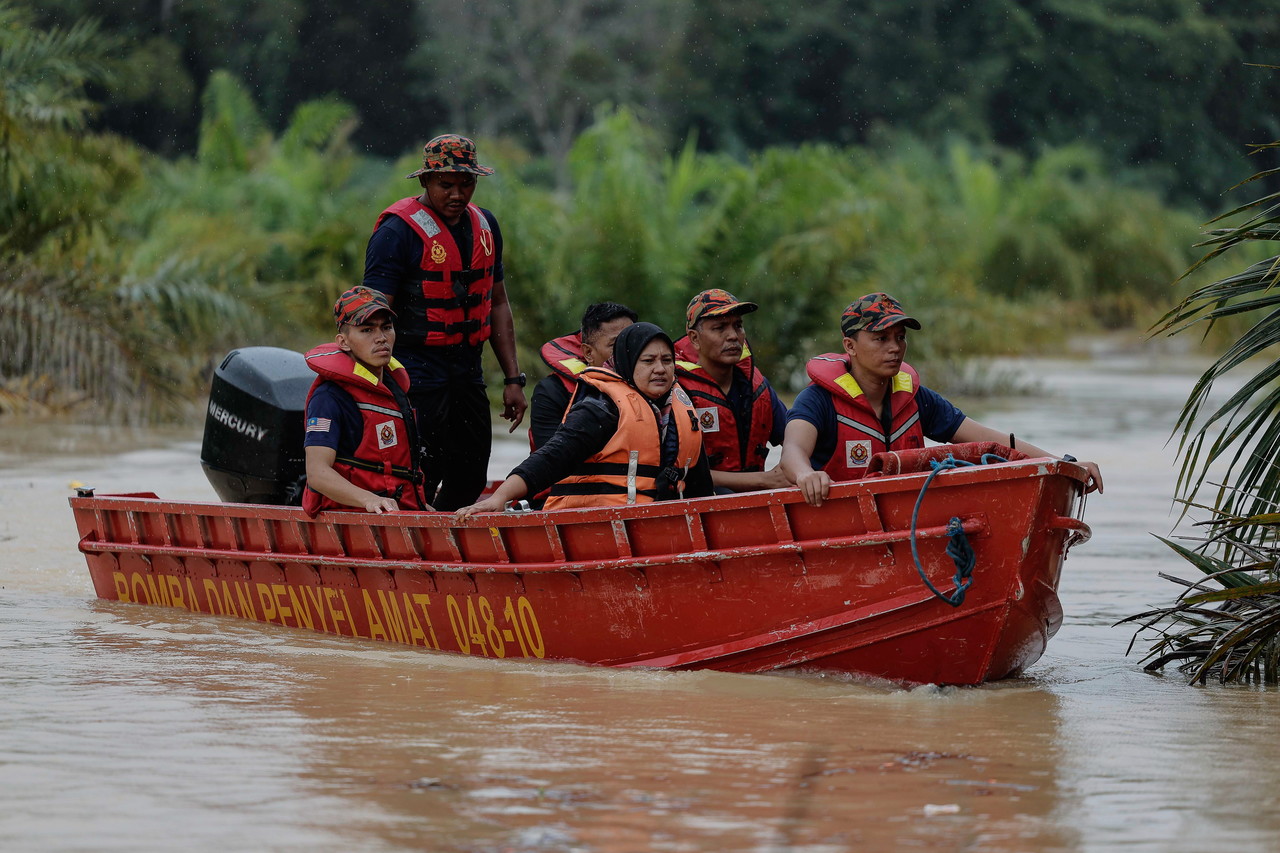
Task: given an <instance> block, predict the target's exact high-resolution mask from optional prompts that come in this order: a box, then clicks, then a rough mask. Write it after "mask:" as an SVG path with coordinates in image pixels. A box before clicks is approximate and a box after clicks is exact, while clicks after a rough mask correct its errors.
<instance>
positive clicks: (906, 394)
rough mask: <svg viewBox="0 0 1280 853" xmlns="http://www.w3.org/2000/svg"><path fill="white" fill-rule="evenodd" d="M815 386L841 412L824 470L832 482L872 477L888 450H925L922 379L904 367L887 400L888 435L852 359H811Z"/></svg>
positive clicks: (840, 355)
mask: <svg viewBox="0 0 1280 853" xmlns="http://www.w3.org/2000/svg"><path fill="white" fill-rule="evenodd" d="M805 370H807V371H808V373H809V378H810V379H812V380H813V381H814V383H815V384H817V385H819V386H821V387H822V388H825V389H826V390H827V391H830V392H831V400H832V402H833V403H834V404H835V407H836V448H835V452H833V453H832V454H831V459H830V460H828V461H827V464H826V465H824V466H823V469H822V470H824V471H826V472H827V474H829V475H830V476H831V479H832V480H835V481H841V480H858V479H861V478H862V476H863V475H864V474H866V473H867V463H868V462H870V461H871V457H872V456H874V455H875V454H877V453H882V452H884V451H886V450H912V449H915V448H919V447H924V430H923V429H922V428H921V426H920V409H919V407H918V406H917V405H916V392H917V391H919V390H920V377H919V376H918V375H917V374H916V372H915V370H914V369H913V368H912V367H911V366H910V365H909V364H906V363H905V362H904V363H903V365H902V369H901V370H899V371H898V375H897V376H895V377H893V385H892V388H891V389H890V394H889V398H888V400H887V401H886V402H887V404H888V406H889V411H890V412H891V414H892V420H891V422H890V425H889V435H888V436H886V435H885V432H884V425H883V424H882V423H881V421H880V417H879V416H878V415H876V413H875V410H874V409H872V408H871V404H870V403H868V402H867V398H866V396H865V395H864V394H863V393H862V389H861V388H859V387H858V383H857V382H856V381H855V380H854V378H853V374H852V373H850V372H849V357H848V356H847V355H845V354H844V353H827V354H826V355H820V356H817V357H816V358H811V359H809V363H808V364H807V365H806V366H805Z"/></svg>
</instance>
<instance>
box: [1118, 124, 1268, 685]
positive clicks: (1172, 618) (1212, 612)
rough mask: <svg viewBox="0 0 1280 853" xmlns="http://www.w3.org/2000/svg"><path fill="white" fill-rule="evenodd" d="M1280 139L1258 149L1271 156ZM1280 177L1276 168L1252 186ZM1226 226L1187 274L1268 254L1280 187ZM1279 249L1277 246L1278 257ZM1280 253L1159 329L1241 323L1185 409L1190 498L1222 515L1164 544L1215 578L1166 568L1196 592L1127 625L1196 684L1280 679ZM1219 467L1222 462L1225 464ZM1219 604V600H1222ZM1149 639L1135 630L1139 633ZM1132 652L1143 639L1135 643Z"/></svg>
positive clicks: (1185, 497)
mask: <svg viewBox="0 0 1280 853" xmlns="http://www.w3.org/2000/svg"><path fill="white" fill-rule="evenodd" d="M1277 147H1280V142H1272V143H1269V144H1266V145H1259V146H1255V148H1256V149H1257V150H1259V151H1261V150H1266V149H1273V148H1277ZM1276 174H1280V169H1269V170H1266V171H1262V172H1259V173H1258V174H1256V175H1254V176H1253V177H1251V178H1250V179H1249V180H1248V181H1245V182H1244V183H1245V184H1248V183H1251V182H1254V181H1260V180H1264V179H1267V178H1270V177H1272V176H1274V175H1276ZM1241 216H1243V217H1244V219H1243V221H1241V222H1239V224H1236V225H1219V227H1216V228H1212V229H1211V230H1210V231H1209V232H1208V239H1206V240H1205V241H1204V242H1202V243H1201V244H1200V245H1201V246H1204V247H1208V251H1206V253H1205V254H1204V256H1203V257H1202V258H1201V259H1200V260H1199V261H1198V262H1197V263H1196V264H1194V265H1193V266H1192V267H1191V268H1190V269H1189V270H1187V272H1186V273H1185V274H1184V276H1183V277H1184V278H1185V277H1186V276H1187V275H1190V274H1191V273H1193V272H1195V271H1196V270H1198V269H1200V268H1201V267H1203V266H1204V265H1205V264H1207V263H1209V262H1210V261H1212V260H1214V259H1216V258H1219V257H1221V256H1222V255H1224V254H1226V253H1228V252H1232V251H1233V250H1234V251H1235V252H1236V254H1239V253H1241V252H1243V251H1247V252H1251V253H1260V252H1259V248H1260V247H1265V246H1266V244H1268V243H1274V242H1277V241H1280V193H1275V192H1273V193H1268V194H1266V195H1263V196H1262V197H1260V198H1258V199H1255V200H1254V201H1251V202H1249V203H1248V204H1244V205H1241V206H1240V207H1237V208H1236V209H1234V210H1231V211H1229V212H1227V213H1224V214H1223V215H1221V216H1219V217H1217V218H1216V219H1214V220H1212V221H1211V222H1210V223H1209V224H1210V225H1217V224H1219V223H1224V222H1226V221H1229V220H1231V219H1233V218H1238V217H1241ZM1268 254H1269V253H1268ZM1277 285H1280V256H1272V257H1268V258H1265V259H1264V260H1259V261H1256V262H1254V263H1251V264H1249V265H1248V266H1247V267H1246V268H1245V269H1244V270H1242V271H1241V272H1238V273H1236V274H1235V275H1230V276H1228V277H1226V278H1224V279H1221V280H1219V281H1215V282H1212V283H1211V284H1207V285H1204V286H1203V287H1200V288H1198V289H1196V290H1195V291H1194V292H1192V293H1191V294H1190V295H1189V296H1187V297H1186V298H1185V299H1184V300H1182V302H1180V303H1179V304H1178V305H1177V306H1176V307H1175V308H1174V309H1173V310H1171V311H1170V312H1169V313H1168V314H1166V315H1165V316H1164V318H1163V319H1162V320H1161V321H1160V323H1159V324H1158V325H1157V327H1156V330H1157V331H1158V332H1163V333H1166V334H1170V335H1175V334H1181V333H1184V332H1187V331H1189V330H1192V329H1203V331H1204V334H1206V335H1207V334H1208V333H1209V332H1210V330H1212V329H1213V328H1214V327H1215V325H1232V324H1241V325H1242V326H1243V329H1242V331H1240V332H1239V333H1238V334H1237V335H1236V336H1235V338H1234V340H1232V341H1231V342H1230V345H1229V346H1228V347H1227V348H1226V351H1225V352H1223V354H1222V355H1221V356H1219V358H1218V359H1217V360H1216V361H1215V362H1214V363H1213V364H1212V365H1211V366H1210V367H1209V368H1208V369H1207V370H1206V371H1205V372H1204V373H1203V374H1202V375H1201V376H1200V378H1199V380H1198V381H1197V382H1196V384H1195V386H1194V387H1193V388H1192V391H1191V394H1190V395H1189V396H1188V398H1187V402H1186V404H1185V405H1184V406H1183V408H1182V412H1181V414H1180V416H1179V419H1178V423H1177V425H1176V427H1175V432H1180V434H1181V441H1180V445H1179V452H1180V454H1181V456H1182V468H1181V472H1180V474H1179V478H1178V497H1179V499H1180V500H1181V501H1182V503H1183V504H1184V506H1185V507H1186V508H1187V509H1191V508H1200V509H1207V510H1208V511H1209V512H1210V519H1209V520H1208V521H1206V522H1202V523H1201V524H1200V525H1198V526H1200V527H1202V528H1204V529H1206V530H1207V535H1205V536H1202V537H1200V538H1199V539H1198V540H1197V544H1196V545H1195V547H1191V548H1188V547H1185V546H1183V545H1180V544H1178V543H1175V542H1172V541H1169V540H1163V541H1165V543H1166V544H1167V545H1169V547H1171V548H1172V549H1173V550H1174V551H1175V552H1177V553H1178V554H1179V555H1181V556H1182V557H1183V558H1185V559H1186V560H1187V561H1188V562H1189V563H1191V565H1193V566H1194V567H1195V568H1197V569H1199V570H1200V571H1201V572H1203V573H1204V574H1205V575H1206V579H1205V580H1202V581H1199V582H1191V581H1186V580H1182V579H1180V578H1176V577H1172V576H1169V575H1165V574H1163V573H1162V575H1161V576H1162V577H1165V578H1167V579H1168V580H1170V581H1173V582H1175V583H1178V584H1180V585H1182V586H1184V587H1186V590H1185V591H1184V592H1183V594H1182V595H1181V596H1179V598H1178V599H1177V600H1176V601H1175V602H1174V604H1173V605H1171V606H1169V607H1162V608H1158V609H1155V610H1151V611H1148V612H1146V613H1139V614H1136V615H1134V616H1131V617H1129V618H1128V619H1126V620H1124V621H1126V622H1139V623H1141V627H1140V628H1139V633H1141V631H1142V630H1144V629H1149V628H1156V629H1157V630H1158V631H1159V636H1158V637H1157V639H1156V640H1155V642H1154V643H1153V645H1152V647H1151V649H1150V650H1149V652H1148V654H1147V658H1146V659H1147V664H1146V668H1147V669H1148V670H1152V671H1154V670H1158V669H1161V668H1163V667H1164V666H1166V665H1176V666H1177V667H1178V668H1179V669H1180V670H1181V671H1182V672H1183V673H1184V674H1185V675H1187V676H1188V677H1189V679H1190V680H1191V681H1192V682H1197V681H1198V682H1201V683H1203V682H1205V681H1206V680H1208V679H1209V678H1210V677H1213V678H1216V679H1217V680H1219V681H1221V682H1224V683H1225V682H1231V681H1263V682H1267V683H1273V684H1274V683H1277V681H1280V512H1277V506H1278V502H1280V463H1278V462H1277V460H1278V459H1280V384H1277V382H1276V380H1277V379H1278V378H1280V359H1278V358H1276V349H1275V346H1276V344H1277V343H1280V287H1278V286H1277ZM1237 370H1246V371H1247V370H1252V374H1251V375H1249V376H1248V377H1247V379H1246V380H1245V381H1244V383H1243V385H1242V386H1241V387H1240V389H1239V390H1238V391H1236V392H1235V393H1234V394H1232V395H1231V397H1230V398H1228V399H1227V400H1226V401H1225V402H1224V403H1222V404H1221V405H1219V406H1218V407H1217V408H1216V409H1215V410H1214V411H1213V412H1211V413H1208V414H1206V404H1207V401H1208V398H1209V394H1210V392H1211V391H1212V390H1213V387H1214V383H1215V382H1216V381H1217V380H1219V379H1221V378H1223V377H1224V376H1225V375H1227V374H1228V373H1230V372H1232V371H1237ZM1222 464H1225V466H1226V468H1225V473H1224V475H1223V476H1222V480H1221V483H1220V484H1218V486H1217V489H1216V492H1215V493H1214V494H1213V495H1212V500H1211V501H1210V502H1209V503H1208V504H1205V503H1203V502H1202V501H1201V499H1200V498H1199V496H1198V493H1199V492H1200V490H1201V489H1202V487H1204V486H1205V485H1206V482H1207V480H1208V477H1209V472H1210V470H1211V469H1214V468H1215V466H1217V465H1222ZM1215 470H1216V469H1215ZM1215 604H1216V605H1218V606H1216V607H1214V606H1212V605H1215ZM1136 638H1137V636H1136V635H1135V639H1136ZM1131 647H1132V644H1131Z"/></svg>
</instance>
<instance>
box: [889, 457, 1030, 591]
mask: <svg viewBox="0 0 1280 853" xmlns="http://www.w3.org/2000/svg"><path fill="white" fill-rule="evenodd" d="M1008 461H1009V460H1008V459H1005V458H1004V457H1003V456H997V455H996V454H994V453H984V454H982V460H981V461H980V462H966V461H964V460H961V459H956V458H955V456H953V455H952V454H950V453H948V454H947V458H946V459H943V460H942V461H941V462H939V461H937V460H930V462H929V465H930V467H932V468H933V471H932V472H931V473H930V474H929V476H928V477H926V478H925V481H924V485H923V486H921V487H920V496H919V497H917V498H916V505H915V508H914V509H912V510H911V559H912V560H914V561H915V564H916V573H917V574H918V575H920V580H922V581H924V585H925V586H926V587H928V589H929V592H931V593H933V594H934V595H935V596H936V597H938V598H940V599H942V600H943V601H945V602H946V603H947V604H950V605H951V606H952V607H959V606H960V605H961V604H963V603H964V596H965V593H966V592H968V591H969V587H970V586H972V585H973V566H974V563H976V562H977V557H976V556H975V555H974V553H973V546H971V545H970V544H969V537H968V536H966V535H965V533H964V525H963V523H962V522H961V521H960V519H959V518H958V517H954V516H953V517H952V519H951V521H949V522H947V536H948V537H950V540H951V541H949V542H948V543H947V556H948V557H950V558H951V562H953V563H955V565H956V574H955V577H954V578H952V579H951V582H952V583H954V584H955V589H954V590H952V591H951V593H950V594H949V595H948V594H946V593H943V592H940V591H939V590H938V588H937V587H936V586H934V585H933V584H932V583H930V581H929V578H928V576H927V575H925V573H924V566H923V565H921V564H920V549H919V547H918V546H917V545H916V519H917V518H918V517H919V515H920V504H922V503H924V494H925V492H927V491H928V490H929V485H930V484H931V483H932V482H933V478H934V477H936V476H938V475H939V474H941V473H942V472H943V471H949V470H951V469H953V468H964V467H971V466H974V465H979V464H981V465H991V464H992V463H995V462H1008Z"/></svg>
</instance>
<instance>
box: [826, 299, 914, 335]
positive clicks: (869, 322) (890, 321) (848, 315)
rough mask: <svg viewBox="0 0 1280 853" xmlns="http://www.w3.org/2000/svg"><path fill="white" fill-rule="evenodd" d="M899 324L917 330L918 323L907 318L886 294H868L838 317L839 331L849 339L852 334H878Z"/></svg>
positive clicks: (911, 318) (897, 304) (899, 305)
mask: <svg viewBox="0 0 1280 853" xmlns="http://www.w3.org/2000/svg"><path fill="white" fill-rule="evenodd" d="M899 323H902V324H904V325H906V327H907V328H908V329H919V328H920V321H919V320H917V319H916V318H915V317H908V316H907V315H906V313H905V312H904V311H903V310H902V303H900V302H899V301H898V300H896V299H894V298H893V297H892V296H890V295H889V294H887V293H868V294H867V295H866V296H863V297H862V298H861V299H858V300H857V301H856V302H854V303H852V304H851V305H850V306H849V307H848V308H846V309H844V313H843V314H841V315H840V331H841V332H843V333H844V336H845V337H846V338H847V337H851V336H852V335H853V333H854V332H860V331H863V330H866V331H868V332H878V331H880V330H881V329H887V328H889V327H890V326H896V325H898V324H899Z"/></svg>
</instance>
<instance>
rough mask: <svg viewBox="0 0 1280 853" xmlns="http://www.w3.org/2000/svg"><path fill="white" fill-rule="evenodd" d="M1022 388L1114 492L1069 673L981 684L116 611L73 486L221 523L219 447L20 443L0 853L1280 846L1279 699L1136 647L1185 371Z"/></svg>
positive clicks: (1015, 422) (1096, 371)
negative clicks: (216, 477) (1135, 628)
mask: <svg viewBox="0 0 1280 853" xmlns="http://www.w3.org/2000/svg"><path fill="white" fill-rule="evenodd" d="M1029 370H1030V371H1031V372H1032V375H1034V376H1035V378H1037V379H1038V380H1039V381H1040V382H1041V384H1042V385H1043V386H1044V388H1045V391H1046V393H1045V395H1044V396H1041V397H1031V398H1026V399H1020V400H1014V401H1009V402H1002V403H1000V404H999V405H998V407H996V406H992V407H989V409H988V410H984V411H979V410H977V409H974V410H973V411H972V412H971V413H972V414H974V415H975V416H976V417H978V418H980V419H981V420H983V421H984V422H986V423H989V424H992V425H995V426H998V427H999V428H1001V429H1007V430H1011V431H1013V432H1015V433H1016V434H1018V435H1019V436H1025V437H1026V439H1027V440H1030V441H1034V442H1035V443H1037V444H1039V445H1041V446H1044V447H1048V448H1051V449H1054V450H1057V451H1059V452H1070V453H1073V454H1074V455H1076V456H1078V457H1080V458H1091V459H1094V460H1096V461H1097V462H1099V464H1100V465H1101V466H1102V470H1103V473H1104V476H1105V478H1106V483H1107V492H1106V494H1105V495H1104V496H1093V497H1091V498H1090V501H1089V505H1088V509H1087V511H1086V520H1087V521H1088V522H1089V523H1090V524H1091V525H1092V527H1093V530H1094V537H1093V540H1092V541H1091V542H1089V543H1087V544H1085V545H1082V546H1079V547H1078V548H1076V549H1075V550H1073V551H1072V553H1071V556H1070V558H1069V559H1068V560H1067V563H1066V566H1065V570H1064V573H1063V578H1062V590H1061V592H1062V600H1063V606H1064V610H1065V613H1066V616H1065V621H1064V624H1063V627H1062V630H1061V631H1060V632H1059V634H1058V636H1057V637H1056V638H1054V639H1053V640H1052V641H1051V643H1050V645H1049V649H1048V651H1047V652H1046V654H1045V656H1044V657H1043V658H1042V659H1041V660H1040V662H1039V663H1037V664H1035V665H1034V666H1033V667H1032V668H1031V669H1030V670H1029V671H1028V672H1027V673H1026V675H1025V676H1024V677H1022V678H1019V679H1012V680H1008V681H1004V682H1000V683H997V684H991V685H986V686H984V687H980V688H967V689H956V688H937V687H929V686H926V687H918V688H915V689H910V690H906V689H901V688H897V687H894V686H891V685H883V684H868V683H862V682H858V681H856V680H853V679H848V678H840V677H832V676H827V677H821V676H815V675H806V676H793V675H767V676H747V675H729V674H722V673H713V672H646V671H631V670H607V669H592V668H587V667H579V666H573V665H568V664H543V663H539V664H527V663H515V662H510V661H493V660H481V659H472V658H461V657H457V656H450V655H445V654H439V653H428V652H423V651H420V650H413V649H401V648H396V647H388V646H384V645H380V644H374V643H371V642H366V641H361V640H353V639H346V638H340V637H332V636H324V635H317V634H311V633H308V632H303V631H295V630H291V629H285V628H280V627H276V626H270V625H259V624H255V623H247V622H240V621H236V620H232V619H223V618H216V617H209V616H202V615H199V614H193V613H188V612H186V611H181V610H168V609H160V608H150V607H139V606H137V605H125V604H118V603H114V602H106V601H99V600H97V599H96V598H94V595H93V589H92V585H91V583H90V581H89V575H88V572H87V570H86V568H85V565H84V561H83V558H82V557H81V555H80V554H79V552H78V551H77V550H76V532H75V524H74V522H73V520H72V517H71V513H70V510H69V509H68V507H67V504H66V498H67V497H68V495H69V494H70V491H71V490H70V488H69V484H71V483H73V482H81V483H86V484H91V485H94V486H96V487H97V488H98V489H99V491H101V492H103V493H118V492H130V491H154V492H156V493H158V494H160V495H161V496H162V497H168V498H175V499H213V494H212V490H211V489H210V488H209V486H208V484H207V482H206V481H205V479H204V476H203V474H202V473H201V471H200V465H199V445H198V439H199V436H198V434H188V433H180V434H163V433H133V434H130V436H129V440H130V441H132V442H134V444H135V446H134V447H133V448H132V449H125V450H124V451H123V452H115V453H105V452H102V451H101V450H100V447H101V444H102V442H103V441H104V440H110V441H111V442H112V446H113V447H117V448H118V447H119V444H118V442H117V441H116V440H114V439H109V438H108V437H104V436H103V435H100V434H88V435H86V434H85V433H83V432H76V431H73V430H67V431H66V432H65V433H59V432H56V431H55V432H52V433H50V432H49V431H48V430H47V429H44V430H43V432H42V434H41V435H40V436H38V437H36V436H32V435H30V434H29V431H28V430H25V429H23V428H22V427H20V426H18V427H15V426H14V425H12V424H3V425H0V850H5V851H28V850H30V851H46V850H68V851H70V850H86V851H89V850H93V851H108V850H110V851H114V850H120V851H125V850H128V851H150V850H156V851H160V850H173V849H183V850H190V851H232V850H272V851H292V850H371V851H382V850H386V851H399V850H440V851H541V850H557V851H558V850H574V851H644V850H659V851H702V850H707V851H720V850H725V851H728V850H735V851H736V850H742V851H806V853H819V851H821V852H822V853H827V851H845V850H877V849H923V850H966V851H978V850H991V851H1022V850H1064V851H1088V850H1113V849H1119V850H1144V851H1166V850H1177V851H1199V850H1211V849H1231V850H1236V851H1253V850H1257V851H1263V850H1272V849H1275V848H1276V847H1277V845H1280V809H1277V808H1276V802H1275V801H1276V798H1277V794H1276V793H1275V792H1277V791H1280V760H1278V759H1280V746H1277V745H1276V739H1275V738H1274V736H1273V731H1274V719H1275V711H1276V707H1277V703H1276V694H1275V693H1274V692H1273V691H1269V690H1262V689H1248V688H1208V689H1205V688H1191V687H1188V686H1186V685H1185V684H1184V683H1183V682H1182V681H1181V679H1180V678H1179V677H1178V676H1177V675H1176V674H1171V675H1169V676H1166V677H1158V676H1152V675H1148V674H1145V673H1143V672H1142V671H1141V668H1140V666H1139V663H1138V656H1136V655H1131V656H1129V657H1125V655H1124V652H1125V647H1126V645H1127V644H1128V642H1129V638H1130V634H1131V632H1130V631H1129V630H1128V629H1126V628H1124V627H1119V628H1116V627H1113V624H1114V623H1115V622H1116V621H1117V620H1119V619H1121V618H1123V617H1125V616H1128V615H1130V614H1132V613H1135V612H1138V611H1140V610H1143V609H1146V608H1147V607H1148V606H1150V605H1152V604H1156V603H1161V602H1164V601H1167V600H1168V599H1170V598H1171V597H1172V595H1173V594H1174V593H1175V592H1176V590H1175V588H1174V587H1173V586H1172V585H1171V584H1169V583H1168V582H1166V581H1163V580H1160V579H1159V578H1158V577H1157V576H1156V572H1157V571H1161V570H1163V571H1167V572H1171V573H1173V574H1180V575H1182V576H1189V575H1190V572H1189V571H1188V570H1186V569H1184V568H1183V565H1182V564H1181V562H1180V561H1179V560H1177V558H1175V557H1173V556H1172V554H1171V553H1169V552H1168V551H1167V549H1166V548H1165V546H1164V545H1162V544H1161V543H1160V542H1159V541H1157V540H1156V539H1155V538H1154V537H1153V536H1152V535H1151V534H1152V533H1153V532H1154V533H1157V534H1161V535H1164V534H1167V533H1168V532H1169V530H1170V527H1171V525H1172V524H1173V521H1174V517H1173V515H1171V504H1170V499H1169V498H1170V495H1171V494H1172V490H1173V483H1174V479H1175V474H1176V469H1175V468H1174V455H1173V451H1172V449H1171V448H1168V447H1166V446H1165V440H1166V438H1167V437H1168V434H1169V429H1170V426H1171V425H1172V423H1173V420H1174V418H1175V416H1176V412H1177V409H1178V407H1179V406H1180V404H1181V402H1182V399H1183V397H1184V396H1185V394H1186V391H1187V388H1188V387H1189V374H1188V372H1187V371H1185V370H1178V369H1176V368H1173V367H1170V366H1168V365H1157V364H1153V363H1147V362H1144V361H1141V360H1134V361H1133V362H1132V363H1128V364H1121V365H1117V364H1116V362H1115V360H1114V359H1113V360H1112V361H1111V362H1109V363H1108V365H1107V366H1106V368H1105V370H1104V369H1103V368H1102V367H1101V366H1088V367H1082V366H1081V365H1078V364H1070V365H1068V364H1052V363H1034V364H1032V365H1031V366H1030V368H1029ZM521 452H522V446H521V445H520V444H519V443H516V442H511V443H505V444H500V445H499V448H498V451H497V453H496V454H495V460H494V464H493V471H492V473H493V474H494V475H496V476H497V475H501V474H504V473H505V472H506V470H508V468H509V467H510V465H511V464H513V463H514V462H515V461H518V459H519V457H520V454H521ZM978 568H979V570H978V573H977V580H976V581H975V582H976V583H980V582H981V575H980V569H981V567H980V566H979V567H978ZM1139 648H1145V646H1144V645H1142V644H1140V646H1139Z"/></svg>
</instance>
